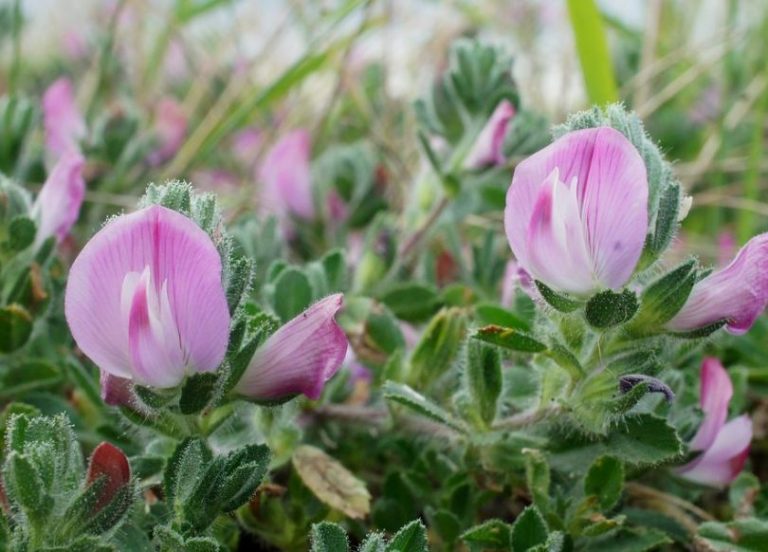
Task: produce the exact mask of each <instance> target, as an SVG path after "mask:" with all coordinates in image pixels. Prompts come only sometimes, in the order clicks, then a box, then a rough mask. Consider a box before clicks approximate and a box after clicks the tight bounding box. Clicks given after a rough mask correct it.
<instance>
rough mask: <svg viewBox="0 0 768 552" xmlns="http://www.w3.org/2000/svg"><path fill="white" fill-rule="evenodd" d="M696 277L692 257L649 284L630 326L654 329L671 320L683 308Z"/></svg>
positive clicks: (695, 266)
mask: <svg viewBox="0 0 768 552" xmlns="http://www.w3.org/2000/svg"><path fill="white" fill-rule="evenodd" d="M697 277H698V270H697V263H696V261H695V260H693V259H692V260H690V261H687V262H685V263H683V264H681V265H680V266H678V267H677V268H675V269H674V270H672V271H670V272H668V273H667V274H664V275H663V276H661V277H660V278H658V279H657V280H655V281H654V282H652V283H651V284H649V285H648V287H646V288H645V291H643V295H642V299H641V301H640V311H639V312H638V313H637V316H636V317H635V320H634V321H633V323H632V327H633V328H634V327H638V328H648V329H656V328H657V327H658V326H661V325H662V324H664V323H665V322H668V321H669V320H671V319H672V317H673V316H675V315H676V314H677V313H678V312H679V311H680V309H681V308H683V305H684V304H685V302H686V300H687V299H688V296H689V295H690V293H691V290H692V289H693V285H694V284H695V283H696V279H697Z"/></svg>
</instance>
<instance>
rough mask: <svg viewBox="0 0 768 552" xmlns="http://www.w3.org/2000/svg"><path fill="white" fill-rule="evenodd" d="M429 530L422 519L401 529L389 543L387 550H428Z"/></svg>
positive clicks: (395, 551) (414, 551) (403, 551)
mask: <svg viewBox="0 0 768 552" xmlns="http://www.w3.org/2000/svg"><path fill="white" fill-rule="evenodd" d="M427 550H428V548H427V530H426V528H425V527H424V524H423V523H421V520H418V519H417V520H415V521H412V522H411V523H409V524H408V525H406V526H405V527H403V528H402V529H400V530H399V531H398V532H397V533H395V536H394V537H392V540H390V541H389V544H388V545H387V552H427Z"/></svg>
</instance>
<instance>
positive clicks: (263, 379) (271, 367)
mask: <svg viewBox="0 0 768 552" xmlns="http://www.w3.org/2000/svg"><path fill="white" fill-rule="evenodd" d="M343 301H344V296H343V295H342V294H340V293H337V294H335V295H330V296H328V297H326V298H325V299H321V300H320V301H318V302H317V303H315V304H314V305H312V306H311V307H309V308H308V309H307V310H305V311H304V312H302V313H301V314H299V315H298V316H297V317H295V318H294V319H292V320H290V321H288V323H286V324H285V325H283V326H281V327H280V328H278V330H277V331H276V332H275V333H274V334H272V335H271V336H270V337H269V339H267V341H266V342H265V343H264V344H263V345H262V346H261V347H259V349H258V350H257V351H256V354H255V355H254V356H253V358H252V359H251V362H250V364H249V365H248V368H246V370H245V373H244V374H243V377H242V378H241V379H240V381H239V382H238V383H237V385H236V386H235V389H236V391H237V392H238V393H240V394H241V395H244V396H246V397H249V398H252V399H255V400H257V401H275V400H280V399H284V398H290V397H291V396H293V395H297V394H299V393H303V394H304V395H306V396H307V397H309V398H310V399H317V398H319V397H320V394H321V393H322V391H323V386H324V385H325V382H326V381H328V380H329V379H330V378H331V377H332V376H333V375H334V374H335V373H336V372H337V371H338V370H339V368H340V367H341V364H342V363H343V362H344V356H345V355H346V353H347V338H346V336H345V335H344V332H343V331H342V329H341V328H340V327H339V325H338V324H337V323H336V320H334V316H335V315H336V313H337V312H338V311H339V310H340V309H341V307H342V304H343Z"/></svg>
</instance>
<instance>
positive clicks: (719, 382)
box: [677, 357, 752, 487]
mask: <svg viewBox="0 0 768 552" xmlns="http://www.w3.org/2000/svg"><path fill="white" fill-rule="evenodd" d="M732 396H733V385H732V384H731V378H729V377H728V372H726V371H725V369H724V368H723V366H722V364H720V361H719V360H717V359H716V358H711V357H710V358H706V359H704V362H703V363H702V365H701V397H700V403H701V409H702V410H703V411H704V420H703V421H702V423H701V425H700V426H699V430H698V431H697V432H696V435H695V436H694V438H693V440H692V441H691V443H690V445H689V447H690V449H691V450H692V451H703V452H702V454H701V455H700V456H699V457H698V458H696V459H694V460H693V461H692V462H689V463H688V464H686V465H685V466H683V467H681V468H679V469H678V470H677V473H678V474H679V475H680V476H681V477H683V478H685V479H688V480H690V481H695V482H697V483H702V484H704V485H711V486H714V487H723V486H725V485H728V484H729V483H730V482H731V481H733V480H734V479H735V478H736V476H737V475H738V474H739V472H740V471H741V469H742V468H743V467H744V463H745V462H746V461H747V456H748V455H749V444H750V442H751V441H752V421H751V420H750V419H749V417H748V416H739V417H737V418H734V419H733V420H731V421H730V422H727V423H726V421H725V420H726V419H727V417H728V403H729V402H730V401H731V397H732Z"/></svg>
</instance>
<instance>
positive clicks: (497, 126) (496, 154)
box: [464, 100, 515, 169]
mask: <svg viewBox="0 0 768 552" xmlns="http://www.w3.org/2000/svg"><path fill="white" fill-rule="evenodd" d="M514 116H515V106H513V105H512V104H511V103H510V102H509V101H508V100H502V101H501V102H500V103H499V105H497V106H496V109H495V110H494V111H493V113H492V114H491V117H490V119H488V122H487V123H486V124H485V126H484V127H483V129H482V130H481V131H480V134H479V135H478V137H477V140H476V141H475V144H474V145H473V146H472V149H471V150H470V151H469V153H468V154H467V158H466V160H465V161H464V166H465V167H466V168H468V169H477V168H480V167H485V166H487V165H503V164H504V162H505V161H506V158H505V157H504V138H505V137H506V136H507V127H508V126H509V122H510V121H511V120H512V118H513V117H514Z"/></svg>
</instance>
